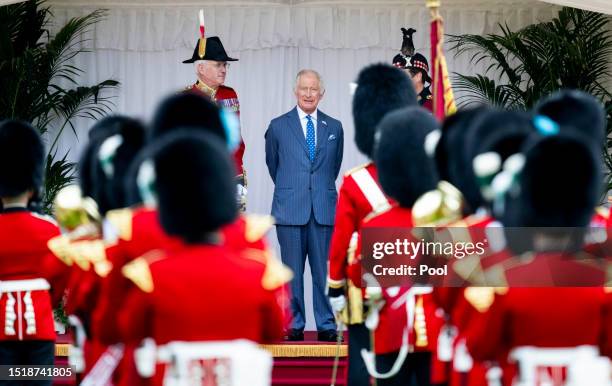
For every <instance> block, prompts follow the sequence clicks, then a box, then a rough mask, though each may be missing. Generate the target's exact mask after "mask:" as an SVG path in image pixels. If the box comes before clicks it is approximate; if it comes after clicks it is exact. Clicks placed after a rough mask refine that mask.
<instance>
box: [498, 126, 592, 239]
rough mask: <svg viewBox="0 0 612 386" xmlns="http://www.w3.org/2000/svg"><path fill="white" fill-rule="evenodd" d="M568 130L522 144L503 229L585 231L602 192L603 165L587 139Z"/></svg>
mask: <svg viewBox="0 0 612 386" xmlns="http://www.w3.org/2000/svg"><path fill="white" fill-rule="evenodd" d="M568 131H570V132H567V133H561V134H559V135H552V136H545V137H537V138H535V139H533V140H531V141H530V142H529V143H528V144H527V145H526V147H525V150H524V155H525V164H524V166H523V169H522V171H521V173H520V175H519V177H518V179H517V183H518V189H516V190H514V192H516V193H515V194H512V192H513V190H511V191H510V193H509V194H508V198H507V200H506V202H507V203H506V207H507V209H506V213H505V214H504V225H506V226H511V227H518V226H522V227H586V226H588V224H589V222H590V220H591V217H592V215H593V212H594V210H595V206H596V205H597V203H598V200H599V197H600V194H601V192H602V188H603V172H602V166H601V163H600V162H599V158H598V156H597V154H596V153H597V149H596V148H595V147H594V146H592V144H591V143H589V141H588V139H586V138H585V137H584V136H582V135H579V134H577V133H572V132H571V130H568ZM532 138H533V137H532Z"/></svg>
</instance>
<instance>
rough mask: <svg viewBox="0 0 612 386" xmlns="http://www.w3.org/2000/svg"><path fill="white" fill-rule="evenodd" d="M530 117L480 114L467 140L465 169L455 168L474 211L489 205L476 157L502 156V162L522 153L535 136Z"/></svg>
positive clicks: (495, 112)
mask: <svg viewBox="0 0 612 386" xmlns="http://www.w3.org/2000/svg"><path fill="white" fill-rule="evenodd" d="M534 132H535V131H534V129H533V126H532V125H531V120H530V119H529V115H528V114H526V113H523V112H519V111H505V110H490V111H486V112H483V113H481V114H479V115H478V116H477V117H476V118H475V119H474V120H473V121H472V124H471V125H470V127H469V128H468V130H467V133H466V134H465V137H464V143H463V149H464V150H463V151H462V157H463V160H462V162H461V165H465V167H463V166H459V165H451V168H452V169H454V171H453V173H454V174H455V175H456V176H457V178H459V179H461V180H462V184H461V186H458V188H459V189H460V190H461V191H462V192H463V194H464V197H465V199H466V201H467V203H468V205H469V206H470V209H471V210H472V211H475V210H476V209H478V208H479V207H481V206H483V205H484V204H485V201H484V199H483V197H482V194H481V190H480V186H479V184H478V181H477V179H476V175H475V172H474V168H473V161H474V157H476V156H477V155H478V154H482V153H484V152H488V151H494V152H496V153H499V154H500V156H501V158H502V160H505V159H506V158H508V156H510V155H512V154H514V153H517V152H519V151H520V150H521V148H522V144H523V141H524V140H525V139H526V137H527V136H528V135H530V134H532V133H534Z"/></svg>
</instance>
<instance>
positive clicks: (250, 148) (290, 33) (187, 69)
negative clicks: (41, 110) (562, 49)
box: [50, 0, 557, 329]
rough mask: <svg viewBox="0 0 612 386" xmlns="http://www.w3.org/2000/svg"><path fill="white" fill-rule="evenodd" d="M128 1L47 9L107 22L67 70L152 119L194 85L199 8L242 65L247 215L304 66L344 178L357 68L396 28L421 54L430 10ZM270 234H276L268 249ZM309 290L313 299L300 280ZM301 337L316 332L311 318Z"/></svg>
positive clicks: (391, 47)
mask: <svg viewBox="0 0 612 386" xmlns="http://www.w3.org/2000/svg"><path fill="white" fill-rule="evenodd" d="M126 3H128V2H118V1H116V2H109V1H96V2H93V4H92V2H89V1H83V2H81V3H73V2H71V1H63V2H57V1H52V2H50V4H51V5H52V6H53V12H54V14H55V19H54V24H55V25H56V26H57V25H62V24H63V23H64V22H65V21H66V20H67V19H68V18H70V17H74V16H78V15H83V14H85V13H87V12H91V11H92V10H94V9H96V8H99V7H101V8H107V9H109V16H108V18H107V19H106V20H105V21H104V22H102V23H100V24H98V25H97V26H96V28H95V29H94V31H92V33H91V34H90V36H88V38H91V40H90V41H89V42H88V48H89V49H91V50H92V52H91V53H88V54H83V55H81V56H79V57H78V58H77V59H76V62H75V64H76V65H77V66H78V67H80V68H82V69H83V70H84V75H83V77H82V80H81V81H82V83H84V84H91V83H93V82H96V81H100V80H102V79H106V78H114V79H117V80H119V81H120V82H121V88H120V89H119V90H118V92H117V94H116V95H117V96H116V98H115V99H114V102H115V105H116V108H115V112H117V113H123V114H129V115H133V116H137V117H141V118H143V119H145V120H148V119H149V118H150V116H151V114H152V111H153V110H154V108H155V105H156V104H157V102H158V101H159V99H160V98H161V97H162V96H164V95H167V94H168V93H172V92H177V91H179V90H181V89H182V88H183V87H185V86H187V85H188V84H190V83H192V82H193V81H194V72H193V67H192V65H188V64H182V63H181V61H182V60H183V59H186V58H188V57H190V56H191V53H192V50H193V46H194V44H195V41H196V36H197V32H198V29H197V12H198V9H199V8H200V7H203V8H204V13H205V15H206V23H207V32H208V33H209V34H210V35H219V36H220V37H221V39H222V41H223V43H224V45H225V47H226V49H227V51H228V53H229V55H230V56H233V57H237V58H239V59H240V61H238V62H234V63H232V66H231V68H230V69H229V75H228V78H227V84H228V85H230V86H232V87H234V88H235V89H236V91H237V92H238V95H239V97H240V103H241V123H242V135H243V138H244V141H245V143H246V154H245V166H246V169H247V174H248V180H249V185H248V191H249V195H248V201H249V202H248V211H249V212H257V213H269V211H270V206H271V201H272V192H273V184H272V181H271V179H270V177H269V176H268V172H267V170H266V165H265V158H264V155H265V153H264V132H265V130H266V128H267V125H268V123H269V121H270V120H271V119H272V118H274V117H276V116H278V115H280V114H282V113H284V112H286V111H288V110H289V109H291V108H292V107H293V106H294V103H295V102H294V101H295V99H294V96H293V94H292V84H293V81H294V77H295V74H296V73H297V72H298V71H299V70H300V69H302V68H314V69H316V70H318V71H319V72H320V73H321V74H322V75H323V78H324V80H325V84H326V89H327V91H326V94H325V97H324V98H323V100H322V103H321V105H320V108H321V109H322V110H323V111H325V112H326V113H327V114H329V115H331V116H333V117H336V118H338V119H340V120H341V121H342V123H343V125H344V130H345V147H344V149H345V155H344V160H343V164H342V171H345V170H348V169H350V168H352V167H354V166H356V165H358V164H360V163H362V162H364V161H365V159H364V157H363V156H362V155H361V154H359V152H358V151H357V149H356V147H355V145H354V143H353V123H352V117H351V98H350V96H349V86H348V84H349V83H350V82H351V81H353V80H354V79H355V78H356V76H357V73H358V72H359V70H360V69H361V68H363V67H364V66H366V65H368V64H370V63H374V62H381V61H382V62H387V63H389V62H390V61H391V59H392V58H393V56H394V55H395V54H396V53H397V52H398V51H399V48H400V46H401V42H402V35H401V32H400V27H414V28H416V29H417V33H416V35H415V45H416V47H417V50H418V51H420V52H422V53H423V54H425V56H427V57H428V56H429V36H428V34H429V32H428V31H429V12H428V10H427V9H426V8H425V6H424V1H420V0H419V1H401V2H374V1H367V2H360V3H357V2H354V1H352V2H336V1H332V2H326V3H323V2H321V1H317V2H309V1H291V2H290V3H289V4H287V3H288V2H283V1H281V2H262V3H261V4H258V2H257V1H255V2H254V1H248V2H243V3H239V2H237V1H229V2H226V3H224V4H225V5H220V4H213V5H211V4H209V2H207V1H204V2H201V5H197V4H193V2H192V3H182V2H181V1H179V2H165V3H166V4H164V2H151V4H149V5H146V4H144V3H148V2H142V1H141V2H140V5H138V4H135V3H134V2H129V4H126ZM291 3H295V4H291ZM451 3H452V4H451ZM556 9H557V8H556V7H554V6H551V5H549V4H544V3H540V2H533V1H479V2H477V3H475V4H474V3H473V2H471V1H452V2H451V1H448V2H446V1H445V2H444V6H443V8H442V15H443V16H444V18H445V22H446V32H447V33H450V34H461V33H473V34H486V33H489V32H493V31H496V30H497V24H498V23H500V22H502V23H507V24H508V25H509V26H510V27H511V28H520V27H522V26H525V25H527V24H530V23H534V22H537V21H540V20H548V19H550V18H551V17H552V16H553V15H554V14H555V13H556ZM447 58H448V64H449V69H450V71H457V72H462V73H473V72H475V71H479V70H480V68H475V67H473V66H470V65H469V64H468V61H467V58H459V59H457V58H454V57H453V55H452V54H451V53H448V54H447ZM90 125H91V122H89V121H84V120H83V121H79V122H78V124H77V132H78V139H77V138H75V136H74V134H72V133H71V132H69V131H66V133H64V136H63V138H62V140H61V143H60V151H59V153H58V154H61V155H63V154H64V153H65V152H69V157H70V158H71V159H76V158H77V157H78V155H79V152H80V151H81V149H82V148H83V145H84V144H85V141H86V138H87V134H86V133H87V131H88V129H89V127H90ZM340 181H341V178H340V179H339V180H338V183H340ZM275 237H276V235H275V234H274V232H272V233H271V242H272V244H273V245H276V240H275ZM306 275H307V277H309V276H308V275H309V274H308V273H307V274H306ZM306 285H307V290H306V292H307V293H306V299H307V301H308V302H310V301H309V300H308V299H309V296H310V291H309V290H308V280H307V284H306ZM306 328H307V329H312V328H313V324H312V315H310V316H309V322H308V324H307V327H306Z"/></svg>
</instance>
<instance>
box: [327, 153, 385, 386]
mask: <svg viewBox="0 0 612 386" xmlns="http://www.w3.org/2000/svg"><path fill="white" fill-rule="evenodd" d="M388 206H389V200H388V199H387V198H386V197H385V194H384V193H383V191H382V189H381V188H380V186H379V184H378V175H377V172H376V166H375V165H374V163H373V162H369V163H367V164H365V165H361V166H358V167H356V168H354V169H352V170H350V171H349V172H347V173H346V174H345V175H344V180H343V182H342V186H341V187H340V193H339V194H338V204H337V206H336V219H335V222H334V224H335V225H334V232H333V234H332V238H331V243H330V249H329V276H328V285H329V295H330V296H338V295H344V294H346V298H347V299H348V306H347V307H346V308H345V310H344V311H343V312H342V313H341V316H342V318H343V321H344V323H346V324H347V325H348V330H349V364H348V366H349V369H348V374H347V377H348V382H349V384H351V385H358V384H363V385H367V384H369V375H368V374H367V370H366V368H365V365H364V364H363V359H362V358H361V349H363V348H369V347H370V339H369V338H370V337H369V333H368V330H367V328H366V327H365V325H364V324H363V322H364V316H363V313H364V309H363V307H364V304H363V292H362V290H361V288H359V285H355V283H353V282H352V281H351V280H347V277H348V275H347V268H348V265H349V264H353V263H354V262H353V261H352V260H354V259H355V254H356V250H355V249H356V246H355V245H352V246H351V245H350V244H351V239H352V238H353V237H354V235H355V233H356V232H357V231H358V230H359V227H360V224H361V221H362V220H363V219H364V218H365V217H366V216H367V215H368V214H369V213H370V212H372V211H373V210H382V209H386V208H387V207H388ZM351 247H352V248H351Z"/></svg>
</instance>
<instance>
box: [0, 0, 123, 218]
mask: <svg viewBox="0 0 612 386" xmlns="http://www.w3.org/2000/svg"><path fill="white" fill-rule="evenodd" d="M52 16H53V15H52V12H51V9H50V8H49V7H48V6H46V5H45V1H44V0H29V1H27V2H23V3H18V4H12V5H7V6H3V7H0V90H2V92H1V93H0V118H2V119H5V118H15V119H21V120H24V121H27V122H30V123H32V125H34V127H36V128H37V129H38V130H39V131H40V133H41V134H42V135H44V134H47V136H48V137H49V143H48V153H47V163H46V175H45V186H44V191H43V192H42V197H41V201H42V209H43V210H44V211H45V212H47V213H49V212H50V211H51V203H52V202H53V198H54V197H55V194H56V193H57V191H58V190H60V189H61V188H62V187H64V186H65V185H67V184H69V183H70V182H71V181H72V180H73V179H74V166H75V165H74V163H72V162H69V161H68V157H67V156H68V154H58V148H57V143H58V139H59V138H60V136H61V135H62V133H63V132H64V131H65V130H66V129H67V128H69V129H70V130H72V131H73V132H74V134H75V135H76V130H75V127H74V120H75V119H76V118H82V117H87V118H91V119H97V118H99V117H101V116H103V115H105V114H106V113H108V112H109V111H110V109H111V107H112V103H111V100H110V98H111V96H109V95H108V94H109V93H108V92H107V90H112V89H114V88H116V87H117V86H118V84H119V83H118V82H117V81H115V80H111V79H107V80H104V81H102V82H99V83H97V84H94V85H88V86H83V85H79V84H78V77H79V75H81V73H82V69H80V68H77V67H76V66H74V65H73V64H72V63H73V62H72V60H73V59H74V58H75V57H76V56H77V55H79V54H82V53H84V52H87V50H86V49H85V48H83V43H84V42H85V38H84V32H86V31H87V30H88V29H89V28H90V27H92V26H93V25H94V24H95V23H97V22H99V21H100V20H101V19H102V18H103V17H104V16H105V12H104V11H103V10H97V11H94V12H92V13H89V14H87V15H85V16H82V17H76V18H72V19H70V20H68V22H67V23H66V24H65V25H64V26H62V27H61V28H59V29H58V30H57V32H55V33H54V34H53V35H51V33H50V30H49V28H50V19H51V17H52ZM66 85H68V86H66Z"/></svg>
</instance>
